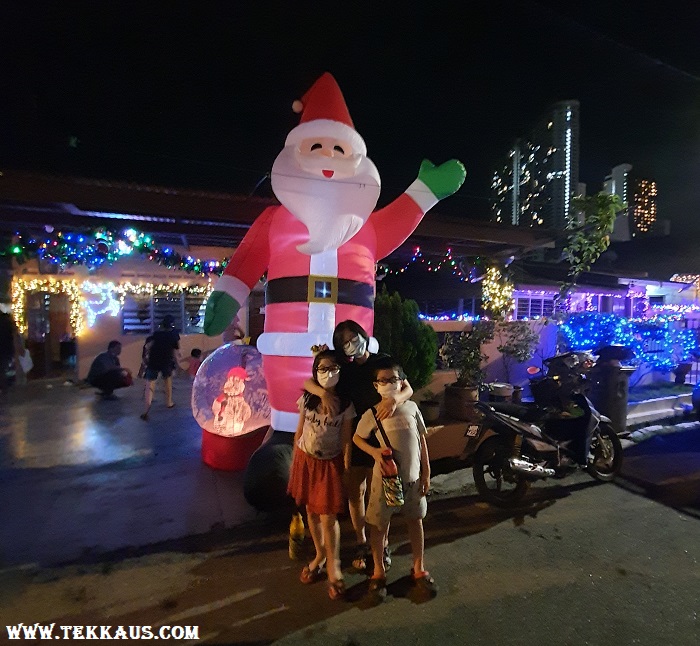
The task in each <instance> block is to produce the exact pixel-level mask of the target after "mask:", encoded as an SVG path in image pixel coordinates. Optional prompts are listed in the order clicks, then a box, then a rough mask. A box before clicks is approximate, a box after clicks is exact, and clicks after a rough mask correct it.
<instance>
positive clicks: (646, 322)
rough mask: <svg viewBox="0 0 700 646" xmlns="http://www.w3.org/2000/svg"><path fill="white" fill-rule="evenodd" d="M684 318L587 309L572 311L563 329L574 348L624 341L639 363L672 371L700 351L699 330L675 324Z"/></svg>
mask: <svg viewBox="0 0 700 646" xmlns="http://www.w3.org/2000/svg"><path fill="white" fill-rule="evenodd" d="M680 318H682V317H680V316H669V317H661V316H659V317H655V318H652V319H626V318H624V317H620V316H617V315H616V314H597V313H592V312H583V313H581V314H571V315H570V316H569V317H568V318H567V320H566V321H564V322H563V323H562V324H561V325H560V327H559V331H560V334H561V338H562V339H563V341H564V344H565V346H566V347H567V348H568V349H570V350H588V351H595V350H596V349H598V348H600V347H603V346H606V345H613V344H614V345H624V346H627V347H629V348H631V349H632V350H633V351H634V354H635V360H634V362H635V363H636V364H642V363H645V364H648V365H650V366H651V367H652V368H654V369H655V370H661V371H666V372H668V371H670V370H673V368H675V366H677V365H678V364H679V363H681V362H684V361H688V360H689V359H690V358H691V357H693V356H695V355H697V354H698V353H700V344H699V343H698V336H697V333H696V331H695V330H691V329H677V328H675V327H673V326H672V325H671V324H672V323H674V322H676V321H678V320H679V319H680Z"/></svg>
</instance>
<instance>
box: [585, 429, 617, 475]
mask: <svg viewBox="0 0 700 646" xmlns="http://www.w3.org/2000/svg"><path fill="white" fill-rule="evenodd" d="M621 468H622V443H621V442H620V438H619V437H618V436H617V433H615V429H614V428H612V426H610V425H609V424H600V425H599V426H598V429H597V430H596V432H595V433H594V434H593V437H592V438H591V448H590V450H589V452H588V464H587V466H586V471H588V473H589V474H590V475H591V477H593V478H595V479H596V480H601V481H602V482H610V481H611V480H612V479H613V478H614V477H615V476H616V475H617V474H618V473H619V472H620V469H621Z"/></svg>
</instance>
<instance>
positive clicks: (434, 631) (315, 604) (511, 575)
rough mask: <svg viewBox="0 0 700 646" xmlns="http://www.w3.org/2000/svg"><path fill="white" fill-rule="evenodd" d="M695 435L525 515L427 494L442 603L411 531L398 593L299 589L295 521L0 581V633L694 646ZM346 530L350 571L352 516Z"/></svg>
mask: <svg viewBox="0 0 700 646" xmlns="http://www.w3.org/2000/svg"><path fill="white" fill-rule="evenodd" d="M699 441H700V435H699V434H698V433H697V432H695V433H692V434H691V433H687V434H676V435H668V436H663V437H659V438H653V439H651V440H648V441H646V442H644V443H642V444H640V445H639V446H634V447H630V448H628V449H627V450H626V467H625V478H624V479H623V480H622V481H621V482H620V484H618V485H616V484H612V485H605V484H604V485H601V484H598V483H596V482H594V481H593V480H591V479H590V478H589V477H588V476H587V475H585V474H578V475H576V476H574V477H572V478H571V479H568V480H564V481H558V482H547V483H542V484H540V485H539V486H537V487H534V488H533V489H532V490H531V492H530V494H529V496H528V499H527V504H526V505H525V506H524V507H523V508H521V509H519V510H516V511H509V512H506V511H501V510H496V509H493V508H491V507H489V506H487V505H485V504H484V503H481V502H479V501H478V499H477V498H476V497H475V496H474V495H472V494H471V490H470V488H469V486H468V478H465V483H466V484H465V486H464V487H461V488H460V487H449V489H450V492H451V493H449V494H446V495H436V496H434V497H432V498H431V501H430V504H429V515H428V518H427V519H426V523H425V527H426V547H427V550H426V564H427V567H428V568H429V569H430V571H431V573H432V574H433V575H434V577H435V579H436V581H437V582H438V584H439V586H440V591H439V594H438V595H437V597H436V598H435V599H432V600H427V601H426V600H425V599H421V598H418V597H416V596H415V595H413V593H412V591H411V588H410V585H409V581H408V576H407V575H408V570H409V567H410V558H409V549H408V544H407V537H406V533H405V530H404V527H403V524H402V523H401V522H398V521H397V522H396V523H395V526H394V528H393V529H392V534H391V545H392V548H393V550H394V565H393V567H392V569H391V571H390V573H389V583H390V585H389V596H388V597H387V600H386V601H385V602H384V603H383V604H381V605H378V606H370V605H369V604H367V603H366V602H365V597H364V592H365V589H366V588H365V586H366V583H365V579H364V577H363V576H361V575H360V574H355V573H351V572H347V573H346V577H347V582H348V584H349V586H350V590H349V598H348V600H347V601H345V602H333V601H331V600H330V599H329V598H328V596H327V593H326V586H325V583H324V582H319V583H317V584H313V585H310V586H304V585H302V584H301V583H300V582H299V580H298V575H299V571H300V570H301V566H302V563H301V562H294V561H290V559H289V557H288V555H287V533H286V519H282V518H280V519H275V518H268V519H266V520H265V521H264V522H263V523H259V524H254V525H250V526H247V527H246V528H241V529H238V530H227V531H225V532H222V533H220V534H219V535H216V536H210V537H208V538H207V539H206V540H202V542H200V543H196V544H190V545H188V546H187V549H184V548H183V546H182V544H180V543H173V544H167V543H164V544H161V545H158V546H152V547H150V548H148V549H145V550H143V552H142V553H133V554H132V555H131V556H130V557H128V558H113V559H108V560H105V561H103V562H101V563H93V564H90V565H88V564H83V565H75V564H74V565H70V566H66V567H62V568H53V569H40V570H35V569H32V568H30V567H28V568H26V569H13V570H7V571H3V572H2V573H0V578H1V579H2V580H1V581H0V626H5V625H7V624H8V623H17V622H19V621H24V622H29V623H34V622H51V621H55V622H56V623H57V624H58V625H111V626H117V625H124V626H128V625H152V626H156V625H166V624H167V625H172V624H178V625H196V626H198V627H199V638H200V641H201V642H203V643H207V644H209V643H211V644H271V643H276V644H289V645H296V644H309V645H314V644H324V645H326V646H327V645H329V644H330V645H334V644H342V645H347V646H350V645H357V646H360V645H368V646H369V645H378V644H397V645H399V644H400V645H401V646H406V645H410V644H440V645H442V644H470V645H481V644H484V645H486V644H488V645H489V646H493V645H494V644H497V645H499V646H505V645H509V644H518V645H530V644H532V645H535V644H536V645H538V646H546V645H550V644H551V645H552V646H554V645H557V646H561V645H571V646H577V645H579V644H580V645H583V644H591V645H594V646H608V645H613V644H614V645H615V646H627V645H632V644H639V645H642V646H659V645H660V644H668V645H669V646H685V645H687V646H690V645H693V646H696V645H697V644H698V643H700V619H699V618H698V612H699V611H700V602H699V601H698V599H700V566H699V564H698V559H699V552H700V540H698V538H699V536H700V531H699V530H700V527H699V525H698V521H699V518H698V514H697V512H698V509H699V505H698V491H699V489H698V484H699V476H698V472H699V470H700V446H699ZM445 477H452V478H454V477H460V474H459V473H456V474H449V475H448V476H445ZM436 480H437V481H438V482H437V483H436V484H439V479H438V478H436ZM342 529H343V538H344V544H345V546H346V549H345V550H344V562H346V563H348V562H349V560H350V551H349V549H350V547H351V543H350V533H349V524H348V522H347V520H344V521H343V528H342ZM307 540H308V539H307Z"/></svg>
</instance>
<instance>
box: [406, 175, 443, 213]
mask: <svg viewBox="0 0 700 646" xmlns="http://www.w3.org/2000/svg"><path fill="white" fill-rule="evenodd" d="M406 195H408V196H409V197H410V198H411V199H412V200H413V201H414V202H415V203H416V204H417V205H418V206H419V207H420V210H421V211H423V213H427V212H428V211H429V210H430V209H432V208H433V207H434V206H435V205H436V204H437V203H438V202H439V201H440V200H438V199H437V197H435V195H434V194H433V192H432V191H431V190H430V189H429V188H428V187H427V186H426V184H425V182H422V181H421V180H419V179H417V180H416V181H415V182H413V184H411V185H410V186H409V187H408V188H407V189H406Z"/></svg>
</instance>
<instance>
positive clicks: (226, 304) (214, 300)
mask: <svg viewBox="0 0 700 646" xmlns="http://www.w3.org/2000/svg"><path fill="white" fill-rule="evenodd" d="M239 309H241V306H240V305H239V304H238V302H237V301H236V299H235V298H233V296H230V295H229V294H227V293H226V292H217V291H216V290H214V291H213V292H212V293H211V294H210V295H209V300H208V301H207V311H206V313H205V314H204V333H205V334H207V335H209V336H216V335H217V334H221V333H222V332H223V331H224V330H225V329H226V328H227V327H228V326H229V324H230V323H231V321H233V317H234V316H236V314H238V310H239Z"/></svg>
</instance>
